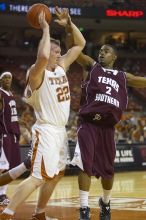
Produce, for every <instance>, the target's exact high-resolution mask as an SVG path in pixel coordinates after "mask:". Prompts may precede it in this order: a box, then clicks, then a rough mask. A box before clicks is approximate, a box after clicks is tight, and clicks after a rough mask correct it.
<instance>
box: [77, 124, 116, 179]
mask: <svg viewBox="0 0 146 220" xmlns="http://www.w3.org/2000/svg"><path fill="white" fill-rule="evenodd" d="M114 131H115V129H114V127H101V126H96V125H93V124H91V123H88V122H85V123H82V124H81V126H80V127H79V129H78V144H79V149H80V153H81V159H82V163H83V169H84V171H85V172H86V173H87V174H88V175H89V176H96V177H97V178H98V177H103V178H105V179H109V178H111V177H112V176H113V174H114V159H115V155H116V147H115V141H114Z"/></svg>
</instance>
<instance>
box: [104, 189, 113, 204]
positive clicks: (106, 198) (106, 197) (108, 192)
mask: <svg viewBox="0 0 146 220" xmlns="http://www.w3.org/2000/svg"><path fill="white" fill-rule="evenodd" d="M110 197H111V190H106V189H103V196H102V201H103V202H104V203H105V204H108V203H109V201H110Z"/></svg>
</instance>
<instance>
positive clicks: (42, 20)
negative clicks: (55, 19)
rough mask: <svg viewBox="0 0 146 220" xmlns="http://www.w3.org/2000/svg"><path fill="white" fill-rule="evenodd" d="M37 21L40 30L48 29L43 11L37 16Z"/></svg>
mask: <svg viewBox="0 0 146 220" xmlns="http://www.w3.org/2000/svg"><path fill="white" fill-rule="evenodd" d="M38 20H39V24H40V27H41V29H44V28H46V27H48V23H47V22H46V20H45V13H44V12H43V11H41V13H40V14H39V16H38Z"/></svg>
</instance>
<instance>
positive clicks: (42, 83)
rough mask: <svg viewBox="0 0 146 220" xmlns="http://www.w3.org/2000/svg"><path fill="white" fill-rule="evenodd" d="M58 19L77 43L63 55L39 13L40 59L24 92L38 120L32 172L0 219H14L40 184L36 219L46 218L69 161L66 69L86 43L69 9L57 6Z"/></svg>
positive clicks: (30, 72)
mask: <svg viewBox="0 0 146 220" xmlns="http://www.w3.org/2000/svg"><path fill="white" fill-rule="evenodd" d="M56 15H57V17H58V19H57V20H56V22H57V23H58V24H60V25H62V26H64V27H65V26H66V25H67V24H68V23H71V28H72V32H73V36H74V41H75V45H76V46H73V47H72V48H71V49H70V50H68V52H67V54H65V55H64V56H61V48H60V45H59V42H58V41H56V40H51V39H50V32H49V25H48V24H47V22H46V21H45V16H44V13H43V12H42V13H41V14H40V15H39V23H40V26H41V29H42V31H43V35H42V39H41V41H40V44H39V48H38V54H37V60H36V62H35V64H34V65H32V67H31V68H30V70H29V72H28V84H27V87H26V90H25V96H26V99H27V101H28V103H29V104H31V106H33V108H34V112H35V115H36V123H35V125H34V126H33V128H32V144H33V156H32V172H31V175H30V177H29V178H27V179H26V180H24V181H23V182H22V183H21V184H20V185H19V186H18V188H17V190H16V192H15V194H14V196H13V197H12V200H11V202H10V204H9V205H8V207H7V208H6V209H5V210H4V212H3V213H2V214H1V215H0V219H13V218H14V213H15V211H16V208H17V207H18V206H19V205H20V204H21V203H22V202H23V201H24V200H25V199H26V198H27V197H28V196H29V195H30V194H31V193H32V192H33V191H34V190H35V189H36V188H37V187H39V186H41V187H40V194H39V199H38V203H37V207H36V211H35V214H34V215H33V217H32V219H33V220H37V219H38V220H46V219H47V217H46V216H45V207H46V204H47V202H48V200H49V198H50V196H51V194H52V192H53V190H54V187H55V185H56V184H57V182H58V181H59V179H60V178H61V176H62V175H63V173H64V169H65V165H66V161H67V136H66V130H65V125H66V123H67V121H68V117H69V111H70V90H69V84H68V80H67V77H66V71H67V69H68V67H69V66H70V64H72V63H73V62H74V61H75V60H76V59H77V57H78V56H79V54H80V53H81V51H82V50H83V48H84V46H85V39H84V38H83V36H82V34H81V32H80V31H79V29H78V28H77V27H76V26H75V25H74V24H73V23H72V22H71V19H70V16H69V14H68V10H67V9H64V10H62V11H60V10H59V9H58V7H56Z"/></svg>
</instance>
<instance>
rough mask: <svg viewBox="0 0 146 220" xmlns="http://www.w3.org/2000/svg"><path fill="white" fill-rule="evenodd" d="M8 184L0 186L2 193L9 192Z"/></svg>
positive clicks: (0, 192)
mask: <svg viewBox="0 0 146 220" xmlns="http://www.w3.org/2000/svg"><path fill="white" fill-rule="evenodd" d="M7 188H8V185H4V186H0V195H5V194H6V192H7Z"/></svg>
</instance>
